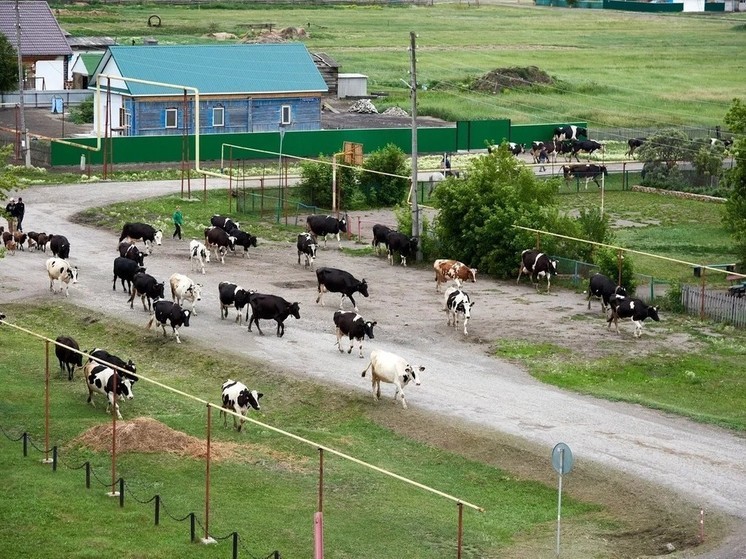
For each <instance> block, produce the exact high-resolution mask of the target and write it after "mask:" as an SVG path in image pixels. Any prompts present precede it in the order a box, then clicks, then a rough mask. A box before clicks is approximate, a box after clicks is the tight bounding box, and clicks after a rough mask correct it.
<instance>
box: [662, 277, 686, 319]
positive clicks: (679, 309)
mask: <svg viewBox="0 0 746 559" xmlns="http://www.w3.org/2000/svg"><path fill="white" fill-rule="evenodd" d="M661 308H662V309H663V310H664V311H668V312H674V313H683V312H684V310H685V309H684V305H682V304H681V283H680V282H676V283H672V284H670V285H669V287H668V290H667V291H666V295H665V297H663V300H662V301H661Z"/></svg>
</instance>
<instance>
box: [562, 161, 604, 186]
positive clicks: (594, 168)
mask: <svg viewBox="0 0 746 559" xmlns="http://www.w3.org/2000/svg"><path fill="white" fill-rule="evenodd" d="M562 174H563V175H564V177H565V184H569V182H570V180H571V179H585V189H586V190H588V181H591V180H592V181H593V182H595V183H596V186H598V187H599V188H601V183H599V182H598V177H600V176H602V175H603V176H604V177H606V176H608V174H609V173H608V171H607V170H606V165H594V164H593V163H587V164H586V163H579V164H574V165H563V166H562Z"/></svg>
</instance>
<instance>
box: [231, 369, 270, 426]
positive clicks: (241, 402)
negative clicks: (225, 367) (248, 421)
mask: <svg viewBox="0 0 746 559" xmlns="http://www.w3.org/2000/svg"><path fill="white" fill-rule="evenodd" d="M222 388H223V394H222V401H223V409H221V410H220V415H222V416H223V426H224V427H225V426H226V424H227V421H228V414H227V413H225V411H223V410H230V411H232V412H236V413H238V414H240V415H241V416H242V418H241V422H240V423H238V422H237V421H236V416H235V415H234V416H233V427H235V428H236V430H237V431H241V427H243V422H244V419H243V417H246V414H247V413H248V411H249V409H251V408H253V409H255V410H257V411H258V410H259V409H260V407H259V398H261V397H262V396H264V394H262V393H261V392H257V391H256V390H249V389H248V388H246V385H245V384H243V383H242V382H238V381H236V380H231V379H228V380H227V381H225V382H224V383H223V387H222Z"/></svg>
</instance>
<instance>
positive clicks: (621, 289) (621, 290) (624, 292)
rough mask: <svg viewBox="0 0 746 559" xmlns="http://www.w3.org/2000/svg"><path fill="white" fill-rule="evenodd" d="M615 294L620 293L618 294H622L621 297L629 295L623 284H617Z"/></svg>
mask: <svg viewBox="0 0 746 559" xmlns="http://www.w3.org/2000/svg"><path fill="white" fill-rule="evenodd" d="M614 295H618V296H621V297H626V296H627V290H626V289H625V288H624V287H622V286H621V285H617V286H616V289H614Z"/></svg>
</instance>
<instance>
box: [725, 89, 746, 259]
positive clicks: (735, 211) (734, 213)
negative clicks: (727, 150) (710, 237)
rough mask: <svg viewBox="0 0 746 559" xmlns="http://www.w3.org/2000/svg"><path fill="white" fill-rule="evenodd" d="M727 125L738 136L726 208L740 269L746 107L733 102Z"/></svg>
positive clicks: (745, 255)
mask: <svg viewBox="0 0 746 559" xmlns="http://www.w3.org/2000/svg"><path fill="white" fill-rule="evenodd" d="M725 124H727V125H728V128H729V129H730V130H731V132H733V133H734V134H739V135H740V137H739V138H737V139H736V140H735V142H734V144H733V153H734V154H735V155H734V162H735V164H734V166H733V168H732V169H729V170H728V171H726V172H725V175H724V182H725V184H726V185H727V186H728V187H729V188H730V189H731V195H730V197H729V198H728V202H727V203H726V206H725V219H724V222H725V224H726V226H727V227H728V228H729V229H730V231H731V233H732V235H733V239H734V241H735V243H736V251H737V254H738V259H739V261H740V263H741V266H743V265H744V264H746V136H744V134H746V106H745V105H744V104H743V103H742V102H741V100H740V99H734V100H733V105H732V106H731V108H730V110H729V111H728V113H727V114H726V115H725Z"/></svg>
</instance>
